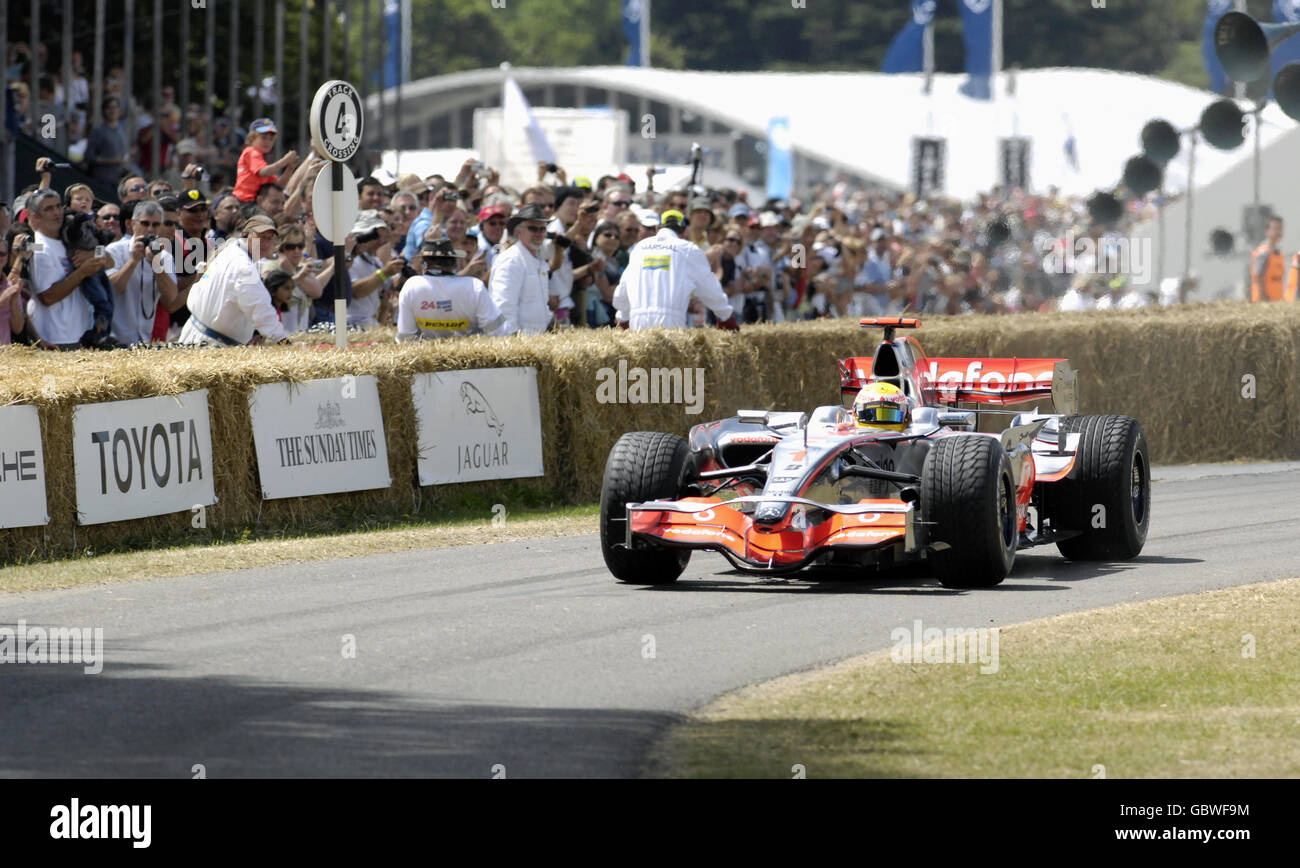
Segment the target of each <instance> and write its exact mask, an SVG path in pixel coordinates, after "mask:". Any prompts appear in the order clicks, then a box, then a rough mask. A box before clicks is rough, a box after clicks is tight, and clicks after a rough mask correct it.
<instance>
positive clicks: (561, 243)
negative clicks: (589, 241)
mask: <svg viewBox="0 0 1300 868" xmlns="http://www.w3.org/2000/svg"><path fill="white" fill-rule="evenodd" d="M546 237H547V238H549V239H551V240H552V241H554V242H555V246H556V247H559V248H560V249H561V250H567V249H568V248H569V247H570V246H571V245H572V244H573V239H572V238H570V237H569V236H567V235H561V234H560V233H558V232H547V233H546Z"/></svg>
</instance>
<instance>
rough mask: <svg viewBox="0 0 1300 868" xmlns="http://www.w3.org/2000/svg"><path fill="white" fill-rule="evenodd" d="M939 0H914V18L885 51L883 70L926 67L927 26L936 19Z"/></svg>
mask: <svg viewBox="0 0 1300 868" xmlns="http://www.w3.org/2000/svg"><path fill="white" fill-rule="evenodd" d="M937 5H938V2H937V0H912V18H911V20H910V21H908V22H907V24H906V25H905V26H904V27H903V29H902V30H900V31H898V35H897V36H895V37H894V41H893V42H891V43H889V50H888V51H887V52H885V62H884V63H883V64H881V66H880V71H881V72H921V71H923V70H924V68H925V43H924V37H925V28H926V27H928V26H929V25H930V22H931V21H933V20H934V9H935V7H936V6H937Z"/></svg>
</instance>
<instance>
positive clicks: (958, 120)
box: [403, 66, 1296, 198]
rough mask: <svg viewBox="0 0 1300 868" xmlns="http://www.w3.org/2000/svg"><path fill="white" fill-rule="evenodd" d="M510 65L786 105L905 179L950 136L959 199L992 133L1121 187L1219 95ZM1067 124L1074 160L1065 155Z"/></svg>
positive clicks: (826, 157)
mask: <svg viewBox="0 0 1300 868" xmlns="http://www.w3.org/2000/svg"><path fill="white" fill-rule="evenodd" d="M510 74H511V75H514V76H515V78H516V79H517V80H518V81H519V83H520V85H521V86H523V87H525V88H528V87H536V86H541V85H546V84H581V85H586V86H588V87H592V88H605V87H609V88H614V89H617V90H622V91H626V92H629V93H634V94H639V95H643V96H646V97H647V98H649V99H653V100H657V101H661V102H665V103H669V104H675V105H678V106H680V107H682V108H684V109H687V110H690V111H695V112H699V113H702V114H704V115H706V116H708V117H712V118H715V119H717V120H720V121H723V122H725V123H728V124H730V125H731V126H733V127H735V128H737V129H741V130H744V131H746V132H748V133H750V134H752V135H757V136H760V137H762V136H764V135H765V131H766V129H767V122H768V119H769V118H770V117H771V116H773V115H785V116H787V117H789V119H790V133H791V138H792V143H793V146H794V148H795V150H796V151H798V152H802V153H804V154H806V155H808V156H810V157H813V158H816V159H819V160H822V161H824V162H827V163H830V164H831V165H833V166H841V167H844V168H850V169H852V170H853V171H854V173H855V174H859V175H861V176H864V177H868V178H874V179H878V180H879V181H880V182H881V183H884V184H886V185H888V186H892V187H896V188H899V189H907V188H909V187H910V186H911V182H910V172H911V140H912V138H913V137H914V136H918V135H933V136H942V137H945V138H947V140H948V165H947V172H946V176H947V178H946V180H947V193H948V194H949V195H954V196H959V197H962V198H969V197H972V196H973V195H974V194H976V193H978V192H983V191H987V190H989V189H990V188H991V187H992V186H994V184H995V183H996V182H997V160H998V144H997V143H998V140H999V138H1001V137H1005V136H1010V135H1023V136H1028V137H1029V138H1031V139H1032V140H1033V162H1032V178H1031V180H1032V183H1033V186H1034V188H1035V189H1044V188H1046V187H1047V186H1049V185H1056V186H1058V187H1060V188H1061V189H1062V190H1063V191H1064V192H1066V193H1076V194H1086V193H1090V192H1092V191H1093V190H1094V189H1098V188H1110V187H1113V186H1114V185H1115V184H1116V183H1117V182H1118V180H1119V178H1120V175H1121V173H1122V171H1123V166H1124V162H1125V160H1127V159H1128V158H1129V157H1131V156H1133V155H1134V154H1136V153H1138V152H1139V151H1140V144H1139V133H1140V131H1141V129H1142V126H1143V125H1144V124H1145V123H1146V122H1147V121H1149V120H1151V119H1152V118H1155V117H1163V118H1164V119H1166V120H1168V121H1170V122H1171V123H1172V124H1174V126H1175V127H1177V128H1179V129H1187V128H1191V127H1193V126H1195V125H1196V123H1197V121H1198V119H1199V117H1200V114H1201V112H1202V111H1203V110H1204V109H1205V107H1206V106H1207V105H1209V104H1210V103H1211V102H1213V101H1214V100H1215V99H1216V98H1217V97H1216V96H1215V95H1214V94H1212V93H1210V92H1208V91H1202V90H1198V89H1196V88H1192V87H1187V86H1186V85H1181V84H1175V83H1172V82H1168V81H1163V80H1160V79H1155V78H1151V77H1149V76H1144V75H1136V74H1132V73H1121V72H1111V71H1107V70H1096V69H1037V70H1022V71H1019V72H1017V73H1015V86H1016V95H1015V96H1014V97H1012V96H1007V94H1006V89H1007V83H1008V78H1009V77H1010V74H1003V75H1002V76H1001V79H1000V81H999V82H998V86H997V88H996V90H997V99H996V100H993V101H981V100H973V99H970V98H968V97H966V96H964V95H962V94H961V93H960V92H959V90H958V88H959V87H960V86H961V85H962V84H963V83H964V82H965V81H966V76H965V75H962V74H937V75H935V76H934V86H933V92H932V94H931V95H930V96H928V97H927V96H926V95H924V94H923V93H922V85H923V81H924V76H922V75H919V74H918V75H885V74H882V73H829V72H816V73H794V72H789V73H786V72H691V71H677V70H666V69H645V68H638V67H626V66H609V67H577V68H556V69H549V68H548V69H544V68H528V67H516V68H512V69H511V70H510ZM505 75H506V73H505V72H504V71H502V70H495V69H492V70H475V71H473V72H466V73H456V74H453V75H447V76H439V77H437V78H433V79H425V80H423V81H419V82H414V83H412V84H410V85H408V86H406V87H405V88H404V89H403V96H404V98H406V99H419V98H420V97H421V96H423V95H428V96H434V95H436V94H437V93H439V92H443V91H446V90H452V89H455V88H458V87H463V86H465V85H469V84H486V83H488V82H490V81H493V80H499V79H501V78H503V77H504V76H505ZM1243 107H1248V106H1246V105H1245V104H1243ZM1295 127H1296V124H1295V122H1293V121H1291V120H1290V119H1289V118H1287V117H1286V116H1285V115H1283V114H1282V113H1281V111H1280V110H1279V109H1278V108H1277V106H1276V105H1270V106H1269V107H1268V109H1267V110H1266V111H1265V112H1264V124H1263V127H1262V145H1263V147H1265V148H1267V147H1268V146H1269V145H1270V144H1272V143H1273V142H1275V141H1276V140H1277V139H1278V138H1280V137H1281V136H1283V135H1286V134H1288V133H1291V132H1293V131H1294V130H1295ZM1071 132H1073V133H1074V136H1075V140H1076V147H1077V153H1078V155H1079V164H1080V165H1079V170H1078V171H1075V170H1074V169H1073V168H1071V167H1070V166H1069V165H1068V163H1067V160H1066V155H1065V142H1066V139H1067V138H1068V137H1069V135H1070V133H1071ZM1251 153H1252V148H1251V143H1250V142H1249V141H1247V143H1246V144H1244V145H1243V146H1241V147H1239V148H1238V149H1236V150H1235V151H1231V152H1223V151H1217V150H1215V149H1213V148H1211V147H1209V146H1208V145H1206V144H1204V143H1203V142H1202V143H1201V144H1200V145H1198V147H1197V149H1196V182H1197V186H1198V187H1200V186H1202V185H1204V184H1208V183H1210V182H1212V181H1213V180H1214V179H1216V178H1218V177H1220V176H1222V175H1223V174H1225V173H1226V172H1228V171H1229V170H1230V169H1231V168H1232V167H1233V166H1235V165H1238V164H1239V163H1240V162H1242V161H1245V160H1249V159H1250V157H1251ZM1186 155H1187V148H1186V145H1184V148H1183V151H1182V152H1181V153H1180V154H1179V156H1178V157H1176V158H1175V159H1174V160H1173V162H1171V164H1170V165H1169V167H1168V169H1167V178H1166V189H1167V190H1169V191H1171V192H1174V191H1178V190H1181V189H1183V188H1184V187H1185V185H1186V174H1187V169H1186V166H1187V156H1186Z"/></svg>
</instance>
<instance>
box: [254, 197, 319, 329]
mask: <svg viewBox="0 0 1300 868" xmlns="http://www.w3.org/2000/svg"><path fill="white" fill-rule="evenodd" d="M306 245H307V233H306V232H304V231H303V229H302V227H301V226H299V225H298V224H296V223H289V224H286V225H284V226H281V227H280V228H279V229H278V230H276V242H275V252H276V254H277V255H276V256H275V257H273V258H271V259H264V260H262V262H261V263H259V266H258V270H259V271H261V272H262V274H263V275H265V274H266V273H267V272H268V271H270V270H272V269H277V268H278V269H280V270H281V271H285V272H288V274H289V277H290V279H291V282H292V284H293V296H292V298H291V299H290V301H289V304H288V306H287V307H286V308H285V309H283V310H281V311H280V321H281V322H282V323H283V324H284V330H285V332H287V333H289V334H294V333H295V332H301V331H306V330H307V327H308V326H309V325H311V322H310V318H311V303H312V299H317V298H320V297H321V293H322V292H323V291H324V289H325V287H326V286H327V285H329V281H330V280H331V279H332V278H333V277H334V260H333V259H329V260H326V261H325V262H324V263H323V265H322V267H321V269H320V271H316V266H315V265H313V260H310V259H306V258H304V256H303V251H304V250H305V249H306Z"/></svg>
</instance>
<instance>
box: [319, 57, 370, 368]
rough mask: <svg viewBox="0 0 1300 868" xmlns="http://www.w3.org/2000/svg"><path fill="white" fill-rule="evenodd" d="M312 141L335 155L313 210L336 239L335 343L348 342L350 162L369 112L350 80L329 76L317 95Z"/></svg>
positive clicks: (352, 211) (353, 193)
mask: <svg viewBox="0 0 1300 868" xmlns="http://www.w3.org/2000/svg"><path fill="white" fill-rule="evenodd" d="M309 125H310V127H311V142H312V146H313V147H314V148H315V149H316V150H317V151H318V152H319V153H320V154H321V155H322V156H324V157H325V158H326V159H328V160H329V161H330V174H329V184H328V186H326V182H325V177H324V174H321V175H320V176H318V177H317V178H316V183H315V185H314V186H313V187H312V210H313V211H314V212H315V214H316V225H317V228H318V229H319V230H320V232H321V234H322V235H324V236H325V237H326V238H327V239H329V241H330V242H331V243H332V244H333V245H334V346H335V347H339V348H343V347H346V346H347V345H348V299H347V290H346V289H345V288H344V286H345V284H344V279H343V273H344V269H346V268H347V263H345V262H344V248H345V245H346V242H347V240H348V232H349V230H350V228H351V226H352V224H353V222H354V221H355V220H356V216H357V182H356V179H355V178H353V177H352V173H351V172H349V171H348V169H347V166H346V165H345V164H346V163H347V161H348V160H350V159H352V157H353V155H354V154H356V152H357V150H358V149H359V148H360V147H361V131H362V129H363V128H364V118H363V116H362V110H361V97H360V95H359V94H358V93H357V90H356V88H354V87H353V86H352V85H350V84H348V83H347V82H346V81H327V82H325V83H324V84H322V85H321V86H320V88H319V89H317V91H316V96H315V98H314V99H313V100H312V104H311V114H310V122H309Z"/></svg>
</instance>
